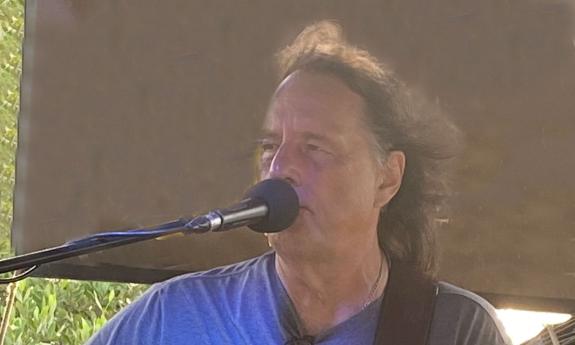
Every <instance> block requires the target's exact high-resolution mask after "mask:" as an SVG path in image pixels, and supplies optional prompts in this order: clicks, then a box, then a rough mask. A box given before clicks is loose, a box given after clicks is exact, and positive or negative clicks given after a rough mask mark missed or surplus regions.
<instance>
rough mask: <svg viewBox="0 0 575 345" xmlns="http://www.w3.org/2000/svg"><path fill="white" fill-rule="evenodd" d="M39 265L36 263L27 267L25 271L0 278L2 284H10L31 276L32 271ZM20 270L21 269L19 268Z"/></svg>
mask: <svg viewBox="0 0 575 345" xmlns="http://www.w3.org/2000/svg"><path fill="white" fill-rule="evenodd" d="M38 267H39V266H38V265H34V266H32V267H29V268H27V269H26V270H25V271H24V272H22V273H20V274H16V275H14V276H13V277H10V278H0V284H10V283H14V282H17V281H19V280H22V279H24V278H26V277H27V276H29V275H30V273H32V271H34V270H35V269H37V268H38ZM18 271H20V270H18ZM18 271H16V272H18Z"/></svg>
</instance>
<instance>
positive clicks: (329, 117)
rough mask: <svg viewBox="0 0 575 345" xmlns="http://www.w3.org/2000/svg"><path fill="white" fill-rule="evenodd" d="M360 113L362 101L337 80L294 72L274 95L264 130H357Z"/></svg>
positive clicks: (327, 76)
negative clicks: (280, 128)
mask: <svg viewBox="0 0 575 345" xmlns="http://www.w3.org/2000/svg"><path fill="white" fill-rule="evenodd" d="M363 109H364V101H363V98H362V97H361V96H360V95H358V94H356V93H355V92H353V91H352V90H351V89H350V88H349V87H348V86H347V85H346V84H345V83H343V82H342V81H341V80H339V79H338V78H336V77H333V76H330V75H327V74H319V73H312V72H303V71H296V72H294V73H292V74H290V75H289V76H288V77H287V78H286V79H284V81H283V82H282V83H281V84H280V85H279V87H278V88H277V90H276V92H275V93H274V96H273V97H272V100H271V103H270V106H269V109H268V112H267V114H266V119H265V122H264V128H265V129H268V130H273V129H275V128H277V129H279V127H285V126H289V127H290V128H293V129H302V130H303V129H307V130H313V129H314V128H315V127H321V128H322V129H324V130H335V131H344V130H345V131H350V130H354V129H358V130H359V129H360V128H361V127H363V126H361V124H362V120H363V116H364V115H363Z"/></svg>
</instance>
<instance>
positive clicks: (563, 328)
mask: <svg viewBox="0 0 575 345" xmlns="http://www.w3.org/2000/svg"><path fill="white" fill-rule="evenodd" d="M521 345H575V318H573V317H572V318H571V319H569V320H567V321H565V322H563V323H560V324H558V325H554V326H547V327H545V329H544V330H542V331H541V333H539V334H538V335H536V336H535V337H534V338H531V339H529V340H527V341H526V342H524V343H523V344H521Z"/></svg>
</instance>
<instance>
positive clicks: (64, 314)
mask: <svg viewBox="0 0 575 345" xmlns="http://www.w3.org/2000/svg"><path fill="white" fill-rule="evenodd" d="M143 290H144V286H142V285H137V284H117V283H103V282H80V281H73V280H65V279H38V278H30V279H26V280H23V281H21V282H20V283H19V286H18V291H19V293H18V294H17V295H16V303H15V304H14V311H13V312H14V315H13V317H12V322H11V324H10V328H9V331H8V335H7V338H6V343H7V344H15V345H25V344H46V345H48V344H50V345H56V344H82V343H83V342H85V341H86V340H87V339H88V338H89V337H90V336H91V335H92V334H93V333H94V332H95V330H97V329H99V328H100V327H102V326H103V325H104V323H105V322H106V321H107V320H108V319H109V318H110V317H112V316H113V315H114V314H115V313H116V312H117V311H118V310H119V309H120V308H122V307H123V306H125V305H126V304H128V303H130V302H131V301H132V300H133V298H134V297H135V296H137V295H139V294H140V293H141V292H142V291H143Z"/></svg>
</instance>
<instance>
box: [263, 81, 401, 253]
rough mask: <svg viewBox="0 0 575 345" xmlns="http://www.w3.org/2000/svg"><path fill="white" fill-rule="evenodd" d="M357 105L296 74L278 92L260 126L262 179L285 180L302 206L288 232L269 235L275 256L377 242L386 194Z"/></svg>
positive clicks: (355, 99) (337, 89) (340, 86)
mask: <svg viewBox="0 0 575 345" xmlns="http://www.w3.org/2000/svg"><path fill="white" fill-rule="evenodd" d="M363 105H364V102H363V99H362V98H361V97H360V96H359V95H357V94H356V93H354V92H353V91H351V90H350V89H349V88H348V87H347V86H346V85H345V84H344V83H343V82H341V81H340V80H338V79H336V78H334V77H331V76H328V75H324V74H317V73H310V72H301V71H300V72H295V73H293V74H292V75H290V76H289V77H288V78H287V79H286V80H285V81H284V82H283V83H282V84H281V85H280V87H279V88H278V90H277V91H276V93H275V95H274V97H273V99H272V102H271V104H270V107H269V110H268V112H267V115H266V120H265V122H264V136H263V138H262V140H261V147H260V149H261V157H260V159H261V162H260V169H261V171H260V173H261V175H260V177H261V179H266V178H283V179H286V180H288V181H289V182H290V183H292V185H293V187H294V188H295V190H296V192H297V194H298V196H299V198H300V204H301V208H300V213H299V216H298V218H297V219H296V221H295V223H294V224H293V225H292V226H291V227H290V228H288V229H287V230H285V231H283V232H280V233H277V234H269V235H268V239H269V242H270V244H271V245H272V246H273V247H274V248H275V249H276V251H277V252H278V253H279V254H280V255H297V256H301V255H304V256H310V255H312V256H321V257H322V258H329V257H330V256H331V255H338V254H341V253H345V252H346V251H349V250H357V249H359V248H365V247H364V246H365V245H366V242H367V243H369V242H372V241H377V231H376V227H377V221H378V216H379V210H380V208H381V207H382V206H384V205H385V204H386V203H387V202H388V201H389V199H390V198H391V196H392V195H391V196H389V195H387V194H389V190H388V189H389V188H387V187H386V186H387V185H386V181H385V179H386V177H387V175H388V174H386V169H385V167H384V166H385V165H386V164H383V163H379V161H378V160H377V159H376V155H375V152H374V148H373V145H372V144H371V142H372V141H371V140H370V138H371V133H369V131H368V130H367V129H366V128H365V124H364V123H363V116H364V115H363ZM402 169H403V167H401V170H402ZM400 179H401V177H399V180H400ZM397 183H399V181H398V182H397ZM386 193H387V194H386ZM393 193H395V191H393Z"/></svg>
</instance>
